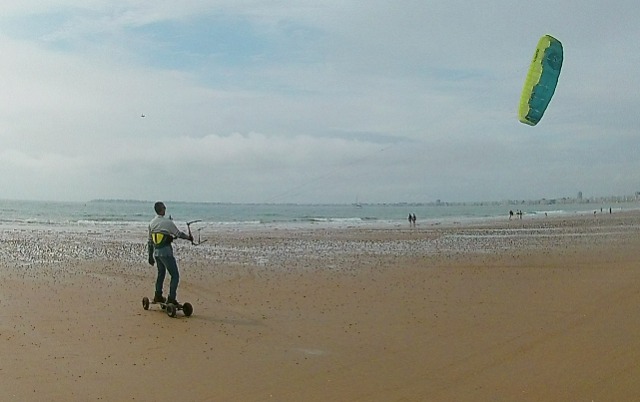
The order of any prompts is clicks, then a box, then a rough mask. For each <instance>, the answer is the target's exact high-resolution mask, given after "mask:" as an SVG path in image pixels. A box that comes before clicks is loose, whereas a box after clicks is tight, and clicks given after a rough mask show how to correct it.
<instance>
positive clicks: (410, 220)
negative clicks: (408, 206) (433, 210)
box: [407, 214, 413, 227]
mask: <svg viewBox="0 0 640 402" xmlns="http://www.w3.org/2000/svg"><path fill="white" fill-rule="evenodd" d="M407 219H408V220H409V227H411V226H413V215H411V214H409V217H408V218H407Z"/></svg>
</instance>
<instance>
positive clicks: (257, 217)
mask: <svg viewBox="0 0 640 402" xmlns="http://www.w3.org/2000/svg"><path fill="white" fill-rule="evenodd" d="M165 203H166V205H167V214H168V215H171V217H172V218H173V219H174V220H175V221H176V222H177V223H185V222H187V221H192V220H201V223H200V225H205V226H207V227H210V228H213V229H215V228H231V229H243V228H244V229H251V228H269V227H292V228H299V227H301V228H312V227H387V226H399V225H407V226H408V221H407V216H408V215H409V214H410V213H413V214H415V215H416V217H417V222H418V225H420V224H438V223H458V222H459V223H464V222H474V221H481V220H492V219H508V217H509V211H510V210H512V211H514V213H517V212H518V211H522V212H523V216H524V218H526V219H529V218H531V217H536V216H545V215H549V216H558V215H570V214H587V213H593V212H594V211H595V212H596V213H609V209H610V208H611V211H612V212H618V211H624V210H633V209H640V202H616V203H605V202H601V203H596V202H589V203H586V202H580V203H578V202H573V203H571V202H568V203H562V204H549V203H542V202H535V203H534V202H530V203H526V202H523V203H518V204H513V203H507V202H504V203H500V202H491V203H469V204H441V205H436V204H403V203H399V204H363V205H351V204H343V205H333V204H331V205H325V204H317V205H316V204H304V205H303V204H226V203H200V202H171V201H166V202H165ZM154 215H155V213H154V211H153V202H152V201H129V200H95V201H89V202H46V201H12V200H0V226H4V227H23V228H24V227H29V226H37V227H43V226H44V227H50V228H55V227H63V228H64V227H72V228H75V229H78V228H82V227H85V226H86V227H88V228H95V227H100V226H113V225H120V226H133V227H144V226H146V225H147V223H148V222H149V221H150V220H151V219H152V218H153V216H154ZM516 217H517V215H516Z"/></svg>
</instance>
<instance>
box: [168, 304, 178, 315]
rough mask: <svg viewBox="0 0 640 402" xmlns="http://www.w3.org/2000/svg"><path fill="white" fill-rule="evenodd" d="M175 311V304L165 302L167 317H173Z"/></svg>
mask: <svg viewBox="0 0 640 402" xmlns="http://www.w3.org/2000/svg"><path fill="white" fill-rule="evenodd" d="M176 311H178V310H177V309H176V306H175V305H173V304H171V303H169V304H167V315H168V316H169V317H175V316H176Z"/></svg>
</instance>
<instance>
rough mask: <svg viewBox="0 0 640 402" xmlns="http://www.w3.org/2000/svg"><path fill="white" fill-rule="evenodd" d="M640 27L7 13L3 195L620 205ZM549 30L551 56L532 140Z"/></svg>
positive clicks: (152, 10)
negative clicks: (532, 90) (558, 62)
mask: <svg viewBox="0 0 640 402" xmlns="http://www.w3.org/2000/svg"><path fill="white" fill-rule="evenodd" d="M7 3H11V4H13V5H8V4H7ZM267 4H268V5H267ZM638 21H640V7H638V3H637V1H636V0H628V1H627V0H611V1H609V2H604V1H602V0H579V1H578V0H566V1H557V0H554V1H551V0H549V1H527V2H522V1H513V0H504V1H500V0H487V1H475V2H469V1H467V0H446V1H445V0H443V1H430V0H404V1H403V0H399V1H390V0H385V1H381V0H366V1H365V0H360V1H354V0H280V1H268V2H265V1H258V0H220V1H214V0H201V1H195V0H194V1H188V0H186V1H176V0H166V1H165V0H153V1H133V0H131V1H113V0H61V1H55V2H44V1H41V0H22V1H20V2H18V1H11V2H3V3H2V4H1V5H0V77H1V78H0V79H1V80H2V86H1V88H2V90H1V91H0V161H1V164H0V198H3V199H29V200H60V201H74V200H78V201H86V200H90V199H95V198H124V199H143V200H157V199H163V200H180V201H214V202H278V203H280V202H300V203H306V202H328V203H343V202H344V203H351V202H354V201H355V200H356V199H357V200H358V201H360V202H402V201H407V202H429V201H435V200H437V199H441V200H443V201H474V200H505V199H531V198H557V197H564V196H576V195H577V193H578V191H582V192H583V193H584V195H585V196H600V195H609V194H633V193H634V192H635V191H640V157H639V151H640V135H639V134H640V129H639V127H640V113H639V112H638V106H639V105H640V68H638V66H639V65H640V24H638ZM544 34H551V35H553V36H554V37H556V38H558V39H559V40H560V41H561V42H562V43H563V46H564V51H565V54H564V56H565V58H564V64H563V67H562V73H561V75H560V80H559V83H558V87H557V89H556V94H555V96H554V98H553V100H552V102H551V104H550V106H549V108H548V109H547V112H546V114H545V116H544V118H543V119H542V121H541V122H540V123H539V124H538V125H537V126H535V127H530V126H526V125H524V124H522V123H519V122H518V118H517V109H518V104H519V100H520V94H521V91H522V86H523V83H524V79H525V76H526V72H527V70H528V67H529V64H530V62H531V59H532V56H533V52H534V49H535V46H536V44H537V42H538V39H539V38H540V37H541V36H542V35H544ZM143 114H144V116H145V117H141V116H142V115H143Z"/></svg>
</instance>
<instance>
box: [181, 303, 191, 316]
mask: <svg viewBox="0 0 640 402" xmlns="http://www.w3.org/2000/svg"><path fill="white" fill-rule="evenodd" d="M182 312H183V313H184V315H185V316H186V317H190V316H191V314H193V306H192V305H191V303H185V304H183V305H182Z"/></svg>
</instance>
